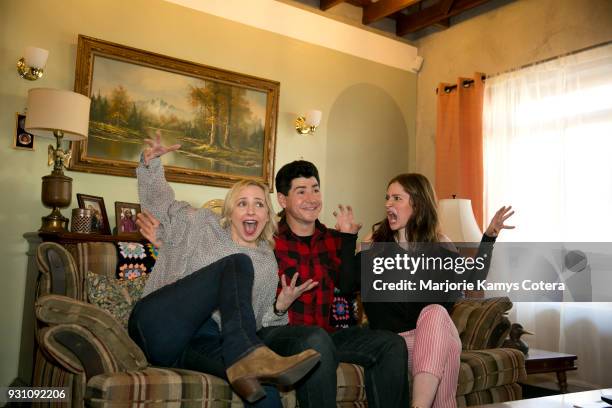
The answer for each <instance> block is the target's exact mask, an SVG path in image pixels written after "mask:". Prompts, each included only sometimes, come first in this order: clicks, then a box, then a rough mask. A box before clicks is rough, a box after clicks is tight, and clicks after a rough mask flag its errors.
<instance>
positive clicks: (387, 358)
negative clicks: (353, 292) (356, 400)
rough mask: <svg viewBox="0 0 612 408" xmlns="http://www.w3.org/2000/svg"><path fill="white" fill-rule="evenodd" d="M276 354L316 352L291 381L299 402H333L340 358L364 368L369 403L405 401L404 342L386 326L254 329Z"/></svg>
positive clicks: (402, 404) (321, 406) (387, 405)
mask: <svg viewBox="0 0 612 408" xmlns="http://www.w3.org/2000/svg"><path fill="white" fill-rule="evenodd" d="M257 334H258V335H259V337H260V338H261V339H262V340H263V342H264V343H265V344H266V346H268V347H269V348H271V349H272V350H274V351H275V352H277V353H278V354H280V355H285V356H287V355H291V354H295V353H297V352H300V351H302V350H305V349H307V348H313V349H315V350H317V351H318V352H319V353H320V354H321V360H320V362H319V365H318V366H317V367H315V369H314V370H312V371H311V372H310V373H308V374H307V375H306V376H305V377H304V378H303V379H302V380H301V381H300V382H298V383H297V384H296V394H297V399H298V401H299V403H300V407H316V408H325V407H329V408H332V407H335V406H336V393H337V389H336V385H337V378H336V369H337V367H338V363H339V362H343V363H353V364H358V365H361V366H362V367H364V369H365V386H366V396H367V399H368V407H371V408H393V407H398V408H406V407H409V406H410V391H409V383H408V381H409V380H408V351H407V349H406V342H405V341H404V339H403V338H401V337H400V336H398V335H397V334H395V333H392V332H390V331H386V330H370V329H369V328H363V327H350V328H348V329H342V330H338V331H337V332H334V333H331V334H328V333H327V332H325V330H323V329H321V328H319V327H312V326H283V327H266V328H263V329H261V330H260V331H259V332H257Z"/></svg>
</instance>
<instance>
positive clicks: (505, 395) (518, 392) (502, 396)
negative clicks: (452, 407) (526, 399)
mask: <svg viewBox="0 0 612 408" xmlns="http://www.w3.org/2000/svg"><path fill="white" fill-rule="evenodd" d="M521 398H523V392H522V389H521V386H520V385H519V384H517V383H513V384H506V385H502V386H499V387H491V388H489V389H487V390H482V391H478V392H473V393H471V394H467V395H465V402H466V405H467V406H472V405H484V404H493V403H496V402H506V401H515V400H520V399H521ZM457 400H458V401H459V399H457ZM457 405H458V406H462V405H459V404H457Z"/></svg>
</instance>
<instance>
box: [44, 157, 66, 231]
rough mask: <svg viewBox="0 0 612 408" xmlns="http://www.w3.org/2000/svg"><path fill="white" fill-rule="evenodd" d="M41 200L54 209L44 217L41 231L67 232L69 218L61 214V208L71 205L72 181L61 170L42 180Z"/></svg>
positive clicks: (54, 171)
mask: <svg viewBox="0 0 612 408" xmlns="http://www.w3.org/2000/svg"><path fill="white" fill-rule="evenodd" d="M42 180H43V183H42V193H41V199H42V202H43V204H44V205H45V206H46V207H49V208H53V211H51V214H49V215H47V216H46V217H42V226H41V227H40V230H39V231H44V232H67V231H68V218H66V217H64V216H63V215H62V213H61V212H60V208H65V207H68V206H69V205H70V201H71V199H72V179H71V178H70V177H67V176H65V175H64V173H63V172H62V170H61V167H60V169H59V170H53V172H52V173H51V174H49V175H47V176H44V177H43V178H42Z"/></svg>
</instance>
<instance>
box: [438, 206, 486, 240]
mask: <svg viewBox="0 0 612 408" xmlns="http://www.w3.org/2000/svg"><path fill="white" fill-rule="evenodd" d="M438 216H439V218H440V228H441V230H442V233H443V234H444V235H446V236H447V237H449V238H450V240H451V241H453V242H455V243H465V242H476V243H478V242H480V240H481V239H482V232H480V228H478V224H477V223H476V218H474V212H473V211H472V200H467V199H464V198H445V199H442V200H440V201H439V202H438Z"/></svg>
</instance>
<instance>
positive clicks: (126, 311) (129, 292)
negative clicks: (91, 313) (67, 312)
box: [87, 272, 148, 328]
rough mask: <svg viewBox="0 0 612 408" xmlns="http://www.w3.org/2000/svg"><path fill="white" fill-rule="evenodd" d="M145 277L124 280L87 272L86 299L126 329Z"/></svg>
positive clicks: (140, 293) (140, 294)
mask: <svg viewBox="0 0 612 408" xmlns="http://www.w3.org/2000/svg"><path fill="white" fill-rule="evenodd" d="M147 276H148V275H143V276H140V277H138V278H134V279H130V280H125V279H115V278H113V277H108V276H103V275H98V274H95V273H93V272H87V298H88V299H89V302H90V303H91V304H93V305H96V306H98V307H99V308H101V309H102V310H105V311H107V312H108V313H110V314H111V315H112V316H114V317H115V318H116V319H117V321H119V323H121V325H122V326H123V327H124V328H127V324H128V320H129V318H130V313H131V311H132V307H134V304H135V303H136V302H137V301H138V299H140V297H141V296H142V291H143V290H144V285H145V284H146V279H147Z"/></svg>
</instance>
